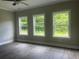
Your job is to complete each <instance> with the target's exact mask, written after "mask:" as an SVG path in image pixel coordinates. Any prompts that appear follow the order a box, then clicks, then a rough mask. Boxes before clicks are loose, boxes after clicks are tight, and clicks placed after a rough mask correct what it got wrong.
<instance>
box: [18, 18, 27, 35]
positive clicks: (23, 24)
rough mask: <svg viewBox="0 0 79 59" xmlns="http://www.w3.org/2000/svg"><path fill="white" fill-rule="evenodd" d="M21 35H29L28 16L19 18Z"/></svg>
mask: <svg viewBox="0 0 79 59" xmlns="http://www.w3.org/2000/svg"><path fill="white" fill-rule="evenodd" d="M19 35H28V19H27V17H20V18H19Z"/></svg>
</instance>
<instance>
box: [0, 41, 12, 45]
mask: <svg viewBox="0 0 79 59" xmlns="http://www.w3.org/2000/svg"><path fill="white" fill-rule="evenodd" d="M11 42H13V40H9V41H6V42H2V43H0V45H4V44H8V43H11Z"/></svg>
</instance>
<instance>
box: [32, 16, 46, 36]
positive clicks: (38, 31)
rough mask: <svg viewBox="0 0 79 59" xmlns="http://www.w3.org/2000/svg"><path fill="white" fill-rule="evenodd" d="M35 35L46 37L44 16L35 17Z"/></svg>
mask: <svg viewBox="0 0 79 59" xmlns="http://www.w3.org/2000/svg"><path fill="white" fill-rule="evenodd" d="M33 22H34V23H33V24H34V35H36V36H44V35H45V34H44V15H35V16H34V17H33Z"/></svg>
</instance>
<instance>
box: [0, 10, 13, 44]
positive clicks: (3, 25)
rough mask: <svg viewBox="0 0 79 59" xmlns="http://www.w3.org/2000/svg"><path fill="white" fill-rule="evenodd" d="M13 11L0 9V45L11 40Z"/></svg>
mask: <svg viewBox="0 0 79 59" xmlns="http://www.w3.org/2000/svg"><path fill="white" fill-rule="evenodd" d="M13 19H14V17H13V13H12V12H9V11H5V10H0V45H1V44H4V43H8V42H11V41H13V38H14V25H13Z"/></svg>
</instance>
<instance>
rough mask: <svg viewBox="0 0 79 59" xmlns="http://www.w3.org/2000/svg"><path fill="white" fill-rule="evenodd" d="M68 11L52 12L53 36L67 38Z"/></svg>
mask: <svg viewBox="0 0 79 59" xmlns="http://www.w3.org/2000/svg"><path fill="white" fill-rule="evenodd" d="M69 17H70V11H62V12H54V13H53V37H66V38H69Z"/></svg>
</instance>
